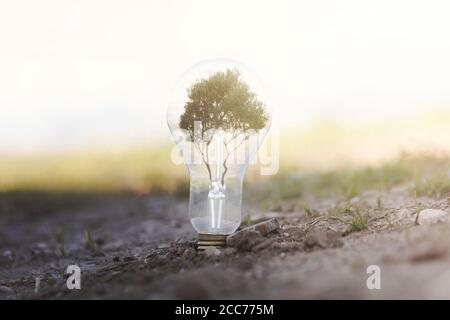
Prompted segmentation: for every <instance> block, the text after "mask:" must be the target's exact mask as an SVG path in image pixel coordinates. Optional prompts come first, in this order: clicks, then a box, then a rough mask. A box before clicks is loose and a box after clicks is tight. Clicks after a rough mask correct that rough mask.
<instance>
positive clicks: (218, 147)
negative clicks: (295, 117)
mask: <svg viewBox="0 0 450 320" xmlns="http://www.w3.org/2000/svg"><path fill="white" fill-rule="evenodd" d="M207 69H208V72H206V73H205V74H204V75H203V76H202V77H195V78H194V77H191V79H194V80H193V81H191V82H189V81H188V82H186V83H184V82H183V84H184V85H185V87H184V90H183V91H184V92H185V93H187V95H185V96H184V97H181V98H177V99H176V103H174V104H173V108H169V112H168V122H169V127H170V128H171V130H172V134H173V135H174V137H175V136H177V137H179V136H181V137H182V139H178V140H176V141H177V145H178V147H179V148H180V149H181V151H182V155H183V159H184V161H185V163H186V165H187V167H188V169H189V173H190V201H189V216H190V218H191V223H192V225H193V226H194V228H195V229H196V230H197V232H198V233H199V234H200V235H209V236H221V237H222V236H226V235H229V234H231V233H233V232H234V231H236V229H237V228H238V227H239V225H240V223H241V203H242V183H243V178H244V175H245V171H246V170H247V167H248V165H249V162H250V160H251V158H252V157H253V156H254V154H255V153H256V151H257V150H258V148H259V146H260V144H261V142H262V139H263V138H264V136H265V134H266V132H267V130H268V127H269V123H270V121H269V116H268V114H267V112H266V109H265V104H264V103H263V102H262V101H261V100H260V99H259V98H258V95H257V94H256V93H255V92H254V91H253V90H252V89H251V88H250V85H249V84H248V83H247V82H246V81H245V79H244V77H243V76H242V73H241V71H240V70H239V68H237V67H230V68H225V69H219V70H215V71H211V70H210V68H207ZM180 106H181V107H182V108H180ZM175 132H176V134H175ZM180 132H181V133H180ZM252 138H253V139H252ZM187 155H190V157H188V156H187ZM207 239H208V241H211V243H215V241H218V240H217V239H218V238H214V237H212V238H211V237H207ZM211 239H212V240H211Z"/></svg>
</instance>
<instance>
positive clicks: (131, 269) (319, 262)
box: [0, 186, 450, 299]
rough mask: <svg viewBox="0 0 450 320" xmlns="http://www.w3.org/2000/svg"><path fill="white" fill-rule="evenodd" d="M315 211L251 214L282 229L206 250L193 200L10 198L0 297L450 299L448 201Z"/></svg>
mask: <svg viewBox="0 0 450 320" xmlns="http://www.w3.org/2000/svg"><path fill="white" fill-rule="evenodd" d="M21 197H26V198H27V199H30V197H32V198H31V199H32V201H29V203H31V204H30V205H29V206H28V207H24V206H23V205H22V203H23V201H22V200H21ZM308 203H310V207H309V208H308V209H293V210H280V212H263V211H260V210H258V209H254V208H251V207H248V208H246V209H245V210H244V212H247V211H248V212H251V213H252V215H251V219H247V222H246V224H247V225H251V224H252V223H256V222H260V221H264V220H267V219H270V218H274V217H275V218H276V219H277V221H278V222H279V225H280V226H279V228H278V229H277V230H275V231H273V232H271V233H269V234H267V235H264V236H261V237H259V238H257V239H256V240H255V239H253V240H254V241H253V240H252V239H250V238H249V239H248V241H250V242H248V241H247V242H246V243H244V245H242V243H241V245H239V246H237V247H236V248H230V247H229V248H227V249H224V250H208V251H206V252H197V251H196V250H195V249H194V248H195V238H196V235H195V232H194V230H193V229H192V227H191V225H190V223H189V220H188V216H187V205H188V203H187V199H185V198H175V197H174V196H170V195H165V194H154V195H139V196H137V195H120V196H119V195H116V196H113V195H109V196H104V195H103V196H91V197H90V198H85V197H84V196H83V195H78V196H73V195H72V196H70V197H68V196H67V195H45V194H43V195H40V194H35V195H28V194H25V195H19V196H17V195H15V196H11V195H10V194H4V195H2V196H0V209H1V210H2V211H1V212H2V215H0V298H1V299H23V298H27V299H91V298H95V299H104V298H113V299H134V298H138V299H174V298H175V299H207V298H217V299H329V298H338V299H403V298H425V299H432V298H433V299H434V298H437V299H448V298H450V268H449V266H450V255H449V252H450V251H449V250H450V232H449V229H450V222H447V217H446V215H447V213H450V199H449V197H440V198H433V199H432V198H426V197H420V198H413V197H411V196H410V193H409V192H408V186H399V187H396V188H393V189H391V190H388V191H384V192H381V193H380V192H375V191H366V192H364V193H362V194H361V195H360V196H358V197H354V198H353V199H350V200H349V201H345V202H344V201H340V202H339V201H337V200H336V199H325V200H320V201H310V202H308ZM424 209H436V210H442V211H430V210H428V211H422V210H424ZM286 211H289V212H286ZM418 212H422V213H421V215H419V217H418V219H416V218H417V213H418ZM361 213H364V215H362V214H361ZM360 214H361V216H360ZM251 241H253V242H251ZM71 264H76V265H78V266H80V268H81V270H82V278H81V290H69V289H67V287H66V279H67V275H66V274H65V269H66V267H67V266H68V265H71ZM369 265H378V266H379V267H380V270H381V289H379V290H376V289H375V290H369V289H368V288H367V284H366V281H367V278H368V277H369V275H368V274H367V267H368V266H369ZM37 279H38V280H37Z"/></svg>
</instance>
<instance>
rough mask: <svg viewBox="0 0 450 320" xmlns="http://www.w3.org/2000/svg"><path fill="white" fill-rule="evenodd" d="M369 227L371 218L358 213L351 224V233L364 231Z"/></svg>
mask: <svg viewBox="0 0 450 320" xmlns="http://www.w3.org/2000/svg"><path fill="white" fill-rule="evenodd" d="M368 227H369V216H368V215H367V214H365V213H362V212H360V211H357V212H356V213H355V214H354V215H353V217H352V219H351V220H350V222H349V228H350V230H349V231H350V232H356V231H362V230H365V229H367V228H368Z"/></svg>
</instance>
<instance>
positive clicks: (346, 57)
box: [0, 0, 450, 153]
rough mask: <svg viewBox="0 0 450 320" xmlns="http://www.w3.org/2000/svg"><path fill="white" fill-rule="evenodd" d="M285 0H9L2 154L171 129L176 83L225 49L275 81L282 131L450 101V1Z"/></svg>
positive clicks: (135, 138) (114, 141)
mask: <svg viewBox="0 0 450 320" xmlns="http://www.w3.org/2000/svg"><path fill="white" fill-rule="evenodd" d="M273 4H274V2H271V1H245V2H239V1H232V2H220V1H192V2H189V3H187V2H183V1H167V2H160V1H130V2H127V3H125V2H111V1H98V0H97V1H81V0H63V1H61V0H59V1H49V0H45V1H39V2H34V1H14V2H4V3H2V4H0V27H1V28H0V30H1V31H0V69H1V70H2V71H1V72H0V152H1V153H21V152H24V153H40V152H49V151H52V152H53V151H56V152H58V151H65V150H72V149H77V148H89V147H100V146H104V147H105V146H106V147H108V146H115V147H120V146H124V147H126V146H132V145H137V144H143V143H147V142H155V140H156V141H165V140H166V139H167V140H169V131H168V129H167V126H166V108H167V101H168V100H169V99H168V96H169V95H170V88H171V87H172V85H173V84H174V82H175V81H176V80H177V78H178V76H179V75H180V74H181V73H182V72H184V71H185V70H186V69H187V68H189V67H190V66H192V65H193V64H195V63H197V62H199V61H202V60H206V59H211V58H221V57H222V58H229V59H233V60H236V61H240V62H242V63H243V64H244V65H246V66H248V67H249V68H251V69H252V70H255V71H256V72H257V73H258V75H259V76H260V77H261V78H262V79H263V80H264V81H265V83H266V86H267V88H268V90H270V94H271V95H272V96H273V102H274V103H273V105H272V106H271V108H272V110H274V111H275V112H276V115H275V117H276V118H277V119H278V121H279V125H280V127H282V128H283V129H285V128H295V127H299V126H303V125H305V123H306V124H308V123H312V122H314V121H315V120H314V119H321V118H327V117H328V118H335V119H338V120H339V119H341V120H342V119H344V120H346V119H347V120H348V119H350V120H351V119H355V121H360V119H365V120H367V119H375V120H377V121H384V120H383V119H384V118H386V119H389V118H393V117H402V116H404V115H409V114H412V113H414V110H420V111H421V112H424V111H427V110H434V109H441V110H448V111H449V112H450V81H449V77H450V61H449V59H448V57H449V56H450V38H449V37H448V36H447V30H450V20H449V19H448V16H447V13H448V9H450V4H448V3H447V2H445V1H429V2H426V6H425V5H424V2H421V1H377V2H370V1H340V2H339V3H337V2H334V1H331V0H322V1H315V2H307V3H306V2H297V1H295V2H294V1H282V2H277V5H276V6H273ZM218 12H220V14H217V13H218ZM230 17H232V18H230ZM249 17H251V21H252V23H251V24H249V23H248V21H249V19H248V18H249ZM205 26H207V27H205ZM313 120H314V121H313ZM375 120H374V121H375Z"/></svg>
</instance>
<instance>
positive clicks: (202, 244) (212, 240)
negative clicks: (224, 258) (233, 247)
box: [197, 233, 227, 251]
mask: <svg viewBox="0 0 450 320" xmlns="http://www.w3.org/2000/svg"><path fill="white" fill-rule="evenodd" d="M226 246H227V236H226V235H222V234H206V233H199V234H198V240H197V250H199V251H203V250H205V249H206V248H211V247H216V248H223V247H226Z"/></svg>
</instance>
